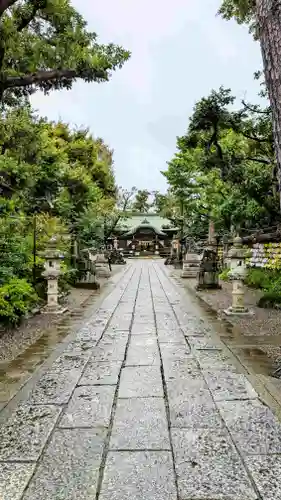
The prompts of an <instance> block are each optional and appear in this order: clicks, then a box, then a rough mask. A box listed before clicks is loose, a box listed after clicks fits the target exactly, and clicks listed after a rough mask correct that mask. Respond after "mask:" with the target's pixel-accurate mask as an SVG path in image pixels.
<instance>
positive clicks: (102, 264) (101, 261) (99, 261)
mask: <svg viewBox="0 0 281 500" xmlns="http://www.w3.org/2000/svg"><path fill="white" fill-rule="evenodd" d="M95 264H96V276H97V278H109V277H110V270H109V266H108V261H107V259H106V257H105V255H104V254H103V253H99V254H97V256H96V261H95Z"/></svg>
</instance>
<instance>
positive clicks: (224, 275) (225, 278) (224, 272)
mask: <svg viewBox="0 0 281 500" xmlns="http://www.w3.org/2000/svg"><path fill="white" fill-rule="evenodd" d="M229 271H230V269H228V268H225V269H223V270H222V272H221V273H220V275H219V278H220V279H221V280H222V281H228V280H229V277H228V275H229Z"/></svg>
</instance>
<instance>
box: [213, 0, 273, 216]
mask: <svg viewBox="0 0 281 500" xmlns="http://www.w3.org/2000/svg"><path fill="white" fill-rule="evenodd" d="M220 13H221V14H222V15H223V17H224V18H226V19H230V18H232V17H233V18H235V19H236V20H237V21H238V22H239V23H243V22H246V23H248V24H250V25H251V28H252V30H253V29H254V32H255V35H256V37H257V38H258V39H259V41H260V45H261V52H262V57H263V65H264V75H265V81H266V86H267V89H268V95H269V99H270V105H271V109H272V118H273V135H274V143H275V152H276V158H277V166H278V180H279V192H280V209H281V36H280V33H281V1H280V0H224V1H223V3H222V6H221V9H220Z"/></svg>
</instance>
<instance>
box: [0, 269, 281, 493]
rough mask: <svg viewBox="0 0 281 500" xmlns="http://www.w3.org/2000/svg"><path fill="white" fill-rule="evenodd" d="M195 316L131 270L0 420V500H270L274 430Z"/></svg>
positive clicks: (147, 276) (187, 304)
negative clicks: (29, 388) (25, 393)
mask: <svg viewBox="0 0 281 500" xmlns="http://www.w3.org/2000/svg"><path fill="white" fill-rule="evenodd" d="M198 311H200V310H199V309H198V306H197V307H196V308H195V306H194V299H193V298H190V297H189V296H188V295H186V294H185V292H184V291H183V290H182V289H181V288H180V287H179V286H177V287H175V286H174V283H173V281H172V280H171V279H170V278H169V276H168V275H167V272H166V268H165V266H164V265H163V264H162V263H161V262H160V263H158V262H157V263H156V262H153V261H136V262H133V263H132V265H131V267H130V269H129V271H128V272H127V273H124V275H123V276H122V278H121V279H120V281H119V282H117V283H116V286H115V288H114V289H113V290H112V291H111V293H109V294H108V296H107V297H106V298H105V299H104V301H103V303H102V305H101V307H100V308H99V310H98V312H97V313H95V314H93V315H92V317H91V318H90V319H89V320H88V321H87V322H86V323H85V324H84V325H83V326H82V327H81V329H80V331H79V332H77V335H76V337H75V338H74V339H73V338H72V339H71V342H69V343H68V344H67V343H66V344H65V349H64V351H63V352H62V353H61V354H60V355H59V356H58V358H57V359H56V360H55V361H54V362H53V363H52V364H50V365H47V366H46V367H45V369H44V370H42V373H41V372H40V374H39V376H38V377H37V378H36V380H35V381H34V384H33V385H32V387H31V390H30V391H29V392H28V393H27V395H26V396H25V395H24V392H23V394H22V400H20V399H19V402H18V403H15V404H14V405H13V406H11V408H10V409H9V406H8V408H7V409H5V410H3V411H2V413H3V412H4V411H5V418H1V425H0V499H1V500H2V499H3V500H273V499H274V500H275V499H277V498H280V496H281V486H280V479H279V478H280V474H281V458H280V457H281V426H280V423H279V421H278V420H277V418H276V417H275V416H274V414H273V413H272V411H271V410H270V409H269V408H268V407H267V406H266V405H264V404H263V403H262V401H261V400H260V399H259V397H258V395H257V393H256V392H255V390H254V389H253V387H252V385H251V384H250V383H249V381H248V379H247V377H246V376H245V375H244V374H242V373H241V372H240V371H239V365H236V364H234V362H233V359H232V358H231V356H230V355H229V354H228V353H227V352H225V351H224V347H223V346H222V345H221V344H220V342H219V341H218V338H217V337H216V333H215V332H214V331H213V330H212V325H210V324H209V323H208V322H207V320H204V318H201V317H200V312H198ZM2 413H0V417H1V415H2ZM3 415H4V413H3Z"/></svg>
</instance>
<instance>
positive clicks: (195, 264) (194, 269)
mask: <svg viewBox="0 0 281 500" xmlns="http://www.w3.org/2000/svg"><path fill="white" fill-rule="evenodd" d="M199 265H200V255H198V254H197V253H187V254H186V256H185V259H184V261H183V269H182V274H181V277H182V278H196V277H197V274H198V272H199Z"/></svg>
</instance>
